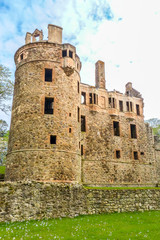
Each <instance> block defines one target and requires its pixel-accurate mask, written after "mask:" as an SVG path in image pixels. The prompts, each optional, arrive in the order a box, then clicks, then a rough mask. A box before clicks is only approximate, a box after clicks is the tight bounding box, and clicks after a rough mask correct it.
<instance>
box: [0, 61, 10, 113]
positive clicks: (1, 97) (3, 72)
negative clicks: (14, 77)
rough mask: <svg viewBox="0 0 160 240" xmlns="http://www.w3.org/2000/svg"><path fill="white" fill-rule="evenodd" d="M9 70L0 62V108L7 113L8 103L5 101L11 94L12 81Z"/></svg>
mask: <svg viewBox="0 0 160 240" xmlns="http://www.w3.org/2000/svg"><path fill="white" fill-rule="evenodd" d="M10 77H11V72H10V71H9V69H8V68H7V67H4V66H3V65H1V64H0V110H1V111H3V112H5V113H7V111H8V110H10V104H8V102H7V103H6V100H9V99H10V97H11V96H12V94H13V83H12V81H11V80H10Z"/></svg>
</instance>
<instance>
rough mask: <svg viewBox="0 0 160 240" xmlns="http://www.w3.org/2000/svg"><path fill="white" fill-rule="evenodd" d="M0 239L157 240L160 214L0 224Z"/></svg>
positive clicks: (148, 213) (146, 213)
mask: <svg viewBox="0 0 160 240" xmlns="http://www.w3.org/2000/svg"><path fill="white" fill-rule="evenodd" d="M0 239H4V240H5V239H8V240H11V239H12V240H19V239H21V240H26V239H42V240H45V239H46V240H51V239H52V240H54V239H68V240H70V239H76V240H78V239H80V240H85V239H86V240H88V239H89V240H90V239H97V240H102V239H105V240H107V239H108V240H109V239H115V240H121V239H122V240H123V239H124V240H125V239H127V240H133V239H139V240H142V239H149V240H152V239H154V240H158V239H160V211H149V212H143V213H141V212H134V213H113V214H103V215H90V216H79V217H76V218H72V219H71V218H62V219H51V220H42V221H25V222H15V223H0Z"/></svg>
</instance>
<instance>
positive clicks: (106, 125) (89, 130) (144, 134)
mask: <svg viewBox="0 0 160 240" xmlns="http://www.w3.org/2000/svg"><path fill="white" fill-rule="evenodd" d="M81 90H82V91H83V92H86V97H87V99H86V104H81V114H82V115H85V116H86V132H83V133H82V134H81V139H82V144H83V145H84V155H83V156H82V181H83V182H84V184H89V185H106V186H108V185H123V184H125V185H144V186H145V185H155V184H156V183H157V173H156V161H155V153H154V148H153V144H154V142H153V135H152V131H151V129H150V128H149V126H148V125H145V123H144V120H143V100H142V99H140V98H131V97H128V96H125V95H122V94H120V93H116V92H107V91H106V90H101V89H96V88H94V87H90V86H87V85H83V84H82V86H81ZM90 92H93V93H96V94H97V95H98V104H90V103H89V93H90ZM110 96H111V97H114V98H115V99H116V103H115V108H113V107H110V106H109V105H108V98H109V97H110ZM104 99H105V103H104ZM119 100H122V101H123V104H124V109H123V112H120V111H119V105H118V103H119ZM126 101H132V107H133V111H130V112H129V111H127V110H126V105H125V104H126ZM136 104H139V106H140V116H137V114H136V110H135V106H136ZM113 121H117V122H119V127H120V136H114V129H113ZM130 124H135V125H136V132H137V138H135V139H134V138H131V133H130ZM116 150H119V151H120V158H118V159H117V158H116ZM133 152H137V153H138V159H137V160H135V159H134V156H133Z"/></svg>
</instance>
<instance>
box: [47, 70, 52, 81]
mask: <svg viewBox="0 0 160 240" xmlns="http://www.w3.org/2000/svg"><path fill="white" fill-rule="evenodd" d="M45 82H52V69H48V68H45Z"/></svg>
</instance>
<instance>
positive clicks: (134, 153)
mask: <svg viewBox="0 0 160 240" xmlns="http://www.w3.org/2000/svg"><path fill="white" fill-rule="evenodd" d="M133 156H134V159H135V160H138V152H136V151H135V152H133Z"/></svg>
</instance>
